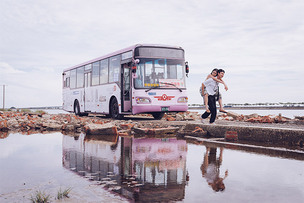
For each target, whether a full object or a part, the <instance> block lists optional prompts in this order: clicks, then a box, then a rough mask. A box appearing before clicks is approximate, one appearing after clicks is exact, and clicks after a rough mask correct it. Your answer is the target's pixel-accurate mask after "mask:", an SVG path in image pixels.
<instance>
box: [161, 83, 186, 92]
mask: <svg viewBox="0 0 304 203" xmlns="http://www.w3.org/2000/svg"><path fill="white" fill-rule="evenodd" d="M159 83H160V84H165V85H171V86H174V87H176V89H178V90H179V91H180V92H182V91H183V90H182V89H181V88H179V87H177V86H176V85H175V84H172V83H168V82H159Z"/></svg>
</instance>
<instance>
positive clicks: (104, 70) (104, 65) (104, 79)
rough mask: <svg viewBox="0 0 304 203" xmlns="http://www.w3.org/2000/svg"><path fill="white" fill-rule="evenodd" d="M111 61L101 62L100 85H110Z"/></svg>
mask: <svg viewBox="0 0 304 203" xmlns="http://www.w3.org/2000/svg"><path fill="white" fill-rule="evenodd" d="M108 61H109V60H108V59H104V60H102V61H100V70H99V72H100V76H99V77H100V84H105V83H108V78H109V77H108V68H109V67H108V65H109V62H108Z"/></svg>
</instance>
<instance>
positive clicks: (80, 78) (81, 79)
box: [76, 66, 84, 88]
mask: <svg viewBox="0 0 304 203" xmlns="http://www.w3.org/2000/svg"><path fill="white" fill-rule="evenodd" d="M76 78H77V80H76V83H77V85H76V87H77V88H79V87H84V67H83V66H82V67H79V68H77V71H76Z"/></svg>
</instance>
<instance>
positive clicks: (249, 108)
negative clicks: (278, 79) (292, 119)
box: [188, 106, 304, 110]
mask: <svg viewBox="0 0 304 203" xmlns="http://www.w3.org/2000/svg"><path fill="white" fill-rule="evenodd" d="M202 108H204V106H199V107H196V106H195V107H188V109H189V110H191V109H194V110H200V109H202ZM217 108H219V107H218V106H217ZM224 108H225V109H227V110H268V109H274V110H275V109H278V110H282V109H284V110H304V106H298V107H297V106H294V107H284V106H282V107H277V106H265V107H260V106H256V107H255V106H251V107H225V106H224Z"/></svg>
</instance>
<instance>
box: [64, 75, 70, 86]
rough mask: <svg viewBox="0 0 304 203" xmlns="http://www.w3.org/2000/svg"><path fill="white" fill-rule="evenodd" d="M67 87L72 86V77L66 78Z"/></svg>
mask: <svg viewBox="0 0 304 203" xmlns="http://www.w3.org/2000/svg"><path fill="white" fill-rule="evenodd" d="M65 87H70V77H68V78H66V79H65Z"/></svg>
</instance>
